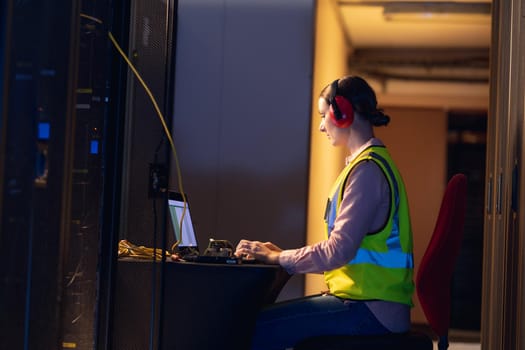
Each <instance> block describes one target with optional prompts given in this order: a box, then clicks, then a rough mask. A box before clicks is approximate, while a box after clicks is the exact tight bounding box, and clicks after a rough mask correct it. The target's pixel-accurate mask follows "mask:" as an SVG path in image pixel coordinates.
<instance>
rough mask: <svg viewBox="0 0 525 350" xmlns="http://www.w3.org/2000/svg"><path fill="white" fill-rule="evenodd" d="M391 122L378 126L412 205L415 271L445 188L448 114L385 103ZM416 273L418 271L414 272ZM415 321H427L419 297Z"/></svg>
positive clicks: (413, 318) (415, 301) (413, 317)
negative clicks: (392, 105)
mask: <svg viewBox="0 0 525 350" xmlns="http://www.w3.org/2000/svg"><path fill="white" fill-rule="evenodd" d="M385 112H386V113H387V114H388V115H390V117H391V118H392V119H391V122H390V124H389V125H388V126H387V127H381V128H376V136H377V137H379V138H380V139H381V140H382V141H383V142H384V143H385V144H386V145H387V147H388V149H389V150H390V152H391V154H392V157H393V158H394V161H395V162H396V164H397V166H398V167H399V171H400V172H401V174H402V176H403V179H404V181H405V186H406V190H407V195H408V199H409V205H410V216H411V222H412V231H413V235H414V263H415V273H417V269H418V266H419V262H420V261H421V258H422V257H423V254H424V252H425V249H426V247H427V245H428V242H429V241H430V237H431V235H432V232H433V230H434V225H435V221H436V218H437V214H438V211H439V206H440V205H441V198H442V196H443V193H444V191H445V186H446V182H447V180H448V179H446V171H447V168H446V162H447V114H446V113H445V111H443V110H439V109H423V108H408V107H406V108H401V107H392V108H388V107H385ZM414 276H415V275H414ZM413 301H414V304H415V307H414V308H413V309H412V322H414V323H427V321H426V318H425V316H424V314H423V312H422V310H421V308H420V306H419V301H418V300H417V297H416V296H414V298H413Z"/></svg>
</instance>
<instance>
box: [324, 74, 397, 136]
mask: <svg viewBox="0 0 525 350" xmlns="http://www.w3.org/2000/svg"><path fill="white" fill-rule="evenodd" d="M332 89H333V87H332V84H330V85H327V86H326V87H325V88H324V89H323V90H322V91H321V94H320V97H321V98H323V99H325V100H326V103H328V104H329V105H330V104H331V103H330V101H331V100H332V99H331V97H335V96H342V97H344V98H346V99H347V100H348V101H350V103H351V104H352V107H353V109H354V111H356V112H357V113H359V115H361V116H362V117H364V118H366V119H367V120H369V121H370V123H372V125H374V126H382V125H387V124H388V123H389V122H390V117H389V116H388V115H386V114H384V113H383V110H382V109H379V108H377V99H376V94H375V92H374V90H373V89H372V88H371V87H370V85H368V83H367V82H366V81H365V80H364V79H363V78H361V77H358V76H350V75H349V76H346V77H343V78H341V79H339V81H338V83H337V89H336V91H332Z"/></svg>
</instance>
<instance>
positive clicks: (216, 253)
mask: <svg viewBox="0 0 525 350" xmlns="http://www.w3.org/2000/svg"><path fill="white" fill-rule="evenodd" d="M184 197H185V198H186V212H184V198H183V196H182V194H181V193H179V192H174V191H169V192H168V209H169V217H170V223H171V226H172V229H173V233H174V236H175V242H179V244H178V245H177V249H176V252H177V253H178V254H179V256H180V257H181V258H182V259H183V260H185V261H191V262H202V263H218V264H238V263H240V261H241V260H240V259H239V258H237V257H236V256H234V255H233V247H231V244H230V243H229V242H227V241H215V240H213V239H210V244H209V246H208V249H206V251H205V252H204V254H201V253H200V250H199V245H198V243H197V235H196V233H195V227H194V226H193V221H192V219H191V212H190V205H189V203H188V197H187V196H184ZM183 213H184V217H183ZM181 220H182V232H181ZM225 244H227V245H229V247H226V246H225Z"/></svg>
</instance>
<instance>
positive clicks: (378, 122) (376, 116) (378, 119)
mask: <svg viewBox="0 0 525 350" xmlns="http://www.w3.org/2000/svg"><path fill="white" fill-rule="evenodd" d="M368 118H369V120H370V122H371V123H372V125H374V126H383V125H387V124H388V123H389V122H390V117H389V116H388V115H386V114H385V113H383V111H382V110H380V109H377V110H375V111H374V112H372V113H370V114H369V116H368Z"/></svg>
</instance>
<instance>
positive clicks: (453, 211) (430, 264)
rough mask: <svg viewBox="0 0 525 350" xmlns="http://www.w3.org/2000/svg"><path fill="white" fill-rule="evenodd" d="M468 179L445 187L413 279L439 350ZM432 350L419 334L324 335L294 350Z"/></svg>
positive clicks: (429, 341) (446, 324)
mask: <svg viewBox="0 0 525 350" xmlns="http://www.w3.org/2000/svg"><path fill="white" fill-rule="evenodd" d="M466 193H467V178H466V176H465V175H463V174H455V175H454V176H452V178H451V179H450V181H449V182H448V184H447V188H446V190H445V194H444V196H443V199H442V201H441V207H440V209H439V214H438V218H437V221H436V225H435V227H434V232H433V234H432V237H431V239H430V243H429V244H428V247H427V249H426V251H425V254H424V255H423V258H422V259H421V262H420V264H419V270H418V273H417V276H416V279H415V283H416V292H417V296H418V298H419V301H420V304H421V308H422V309H423V312H424V314H425V316H426V318H427V321H428V323H429V325H430V328H431V329H432V331H433V332H434V333H435V335H436V336H437V337H438V349H439V350H445V349H447V348H448V328H449V326H450V302H451V300H450V299H451V296H450V284H451V281H452V273H453V271H454V266H455V262H456V259H457V256H458V255H459V249H460V246H461V241H462V239H463V226H464V222H465V208H466ZM382 349H388V350H398V349H399V350H432V349H433V343H432V338H431V337H430V335H428V334H425V333H423V332H419V331H413V330H412V331H410V332H407V333H404V334H389V335H380V336H349V335H324V336H316V337H311V338H307V339H304V340H302V341H301V342H299V343H298V344H297V345H296V346H295V347H294V350H382Z"/></svg>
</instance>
